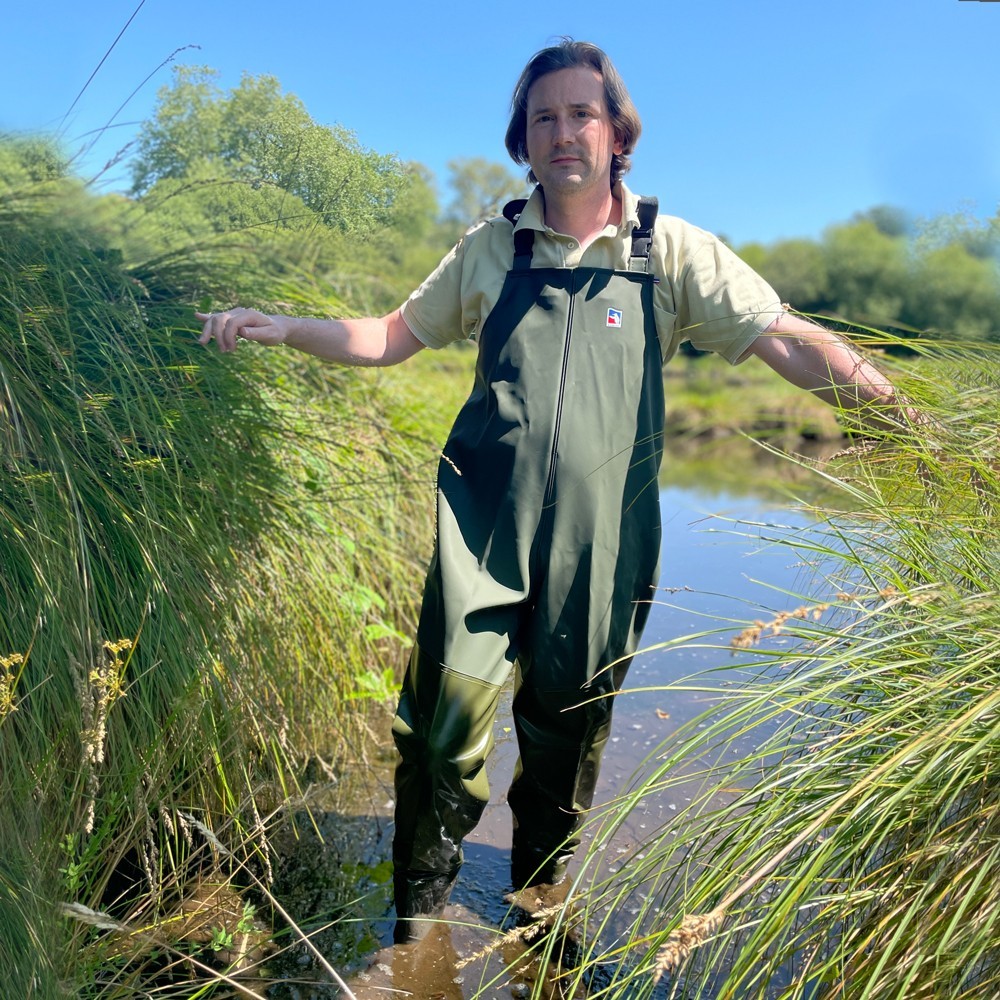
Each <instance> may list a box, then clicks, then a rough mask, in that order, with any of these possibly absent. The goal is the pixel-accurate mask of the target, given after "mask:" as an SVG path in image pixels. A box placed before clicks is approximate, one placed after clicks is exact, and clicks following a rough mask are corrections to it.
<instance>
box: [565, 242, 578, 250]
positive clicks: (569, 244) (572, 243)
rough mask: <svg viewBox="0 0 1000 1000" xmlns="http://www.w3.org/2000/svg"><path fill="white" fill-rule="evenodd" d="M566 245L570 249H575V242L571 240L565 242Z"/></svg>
mask: <svg viewBox="0 0 1000 1000" xmlns="http://www.w3.org/2000/svg"><path fill="white" fill-rule="evenodd" d="M566 246H568V247H569V248H570V250H575V249H576V244H575V243H574V242H573V241H572V240H570V241H569V243H567V244H566Z"/></svg>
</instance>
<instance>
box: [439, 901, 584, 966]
mask: <svg viewBox="0 0 1000 1000" xmlns="http://www.w3.org/2000/svg"><path fill="white" fill-rule="evenodd" d="M564 906H565V904H563V903H560V904H559V905H558V906H548V907H546V908H545V909H543V910H538V911H537V912H536V913H533V914H532V915H531V916H532V918H533V919H532V921H531V923H530V924H524V925H523V926H521V927H512V928H511V929H510V930H509V931H507V932H506V933H505V934H501V935H500V936H499V937H496V938H494V939H493V940H492V941H491V942H490V943H489V944H488V945H486V947H484V948H480V949H479V951H477V952H474V953H473V954H471V955H466V957H465V958H463V959H462V960H461V961H460V962H457V963H456V964H455V968H456V970H457V969H464V968H465V967H466V966H467V965H472V963H473V962H478V961H479V960H480V959H481V958H488V957H489V956H490V955H492V954H493V952H495V951H499V950H500V949H501V948H504V947H506V946H507V945H509V944H515V943H517V942H519V941H520V942H521V943H523V944H531V943H532V942H533V941H536V940H537V939H538V938H539V937H541V936H542V934H544V933H545V931H547V930H548V929H549V928H550V927H551V926H552V920H553V918H554V917H556V916H557V915H558V914H560V913H562V911H563V909H564Z"/></svg>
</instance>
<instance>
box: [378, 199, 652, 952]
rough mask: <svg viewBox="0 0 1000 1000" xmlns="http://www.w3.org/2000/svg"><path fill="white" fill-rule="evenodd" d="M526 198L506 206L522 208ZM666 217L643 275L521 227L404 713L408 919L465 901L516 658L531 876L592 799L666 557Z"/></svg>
mask: <svg viewBox="0 0 1000 1000" xmlns="http://www.w3.org/2000/svg"><path fill="white" fill-rule="evenodd" d="M522 206H523V202H521V203H512V204H511V205H508V206H507V208H506V209H505V210H504V214H505V215H506V216H507V217H508V219H510V221H511V222H514V221H515V220H516V217H517V213H518V212H519V211H520V209H521V207H522ZM655 218H656V201H655V200H654V199H642V200H640V207H639V219H640V222H639V227H638V228H637V229H635V230H634V231H633V234H632V248H631V256H630V260H629V267H628V270H608V269H603V268H594V267H575V268H549V267H544V268H542V267H538V268H535V267H532V266H531V256H532V244H533V240H534V235H535V234H534V231H533V230H531V229H524V230H518V231H517V232H516V233H515V234H514V260H513V267H512V268H511V270H510V271H509V272H508V273H507V275H506V279H505V282H504V285H503V289H502V291H501V293H500V297H499V299H498V301H497V303H496V306H495V307H494V308H493V310H492V311H491V312H490V314H489V317H488V318H487V320H486V323H485V324H484V326H483V329H482V332H481V334H480V338H479V360H478V364H477V367H476V378H475V385H474V387H473V390H472V394H471V396H470V397H469V399H468V401H467V402H466V403H465V405H464V406H463V408H462V410H461V411H460V413H459V415H458V417H457V419H456V421H455V424H454V427H453V428H452V431H451V435H450V437H449V439H448V443H447V444H446V445H445V448H444V453H443V458H442V460H441V463H440V466H439V470H438V493H437V543H436V547H435V552H434V555H433V558H432V561H431V564H430V568H429V570H428V575H427V582H426V586H425V590H424V598H423V605H422V609H421V613H420V622H419V626H418V629H417V637H416V645H415V647H414V649H413V652H412V655H411V658H410V662H409V666H408V669H407V672H406V677H405V680H404V682H403V689H402V693H401V697H400V702H399V707H398V710H397V715H396V719H395V721H394V724H393V736H394V739H395V741H396V745H397V747H398V748H399V751H400V753H401V755H402V760H401V762H400V764H399V765H398V768H397V770H396V828H395V839H394V843H393V859H394V866H395V873H396V874H395V891H396V908H397V915H398V917H399V918H400V920H401V922H403V923H404V924H405V921H406V918H409V917H414V916H417V915H426V914H433V913H436V912H439V911H440V909H441V908H442V907H443V905H444V903H445V901H446V900H447V896H448V892H449V891H450V887H451V884H452V882H453V881H454V878H455V876H456V875H457V873H458V868H459V866H460V865H461V863H462V846H461V845H462V839H463V837H465V836H466V835H467V834H468V833H469V832H470V831H471V830H472V828H473V827H474V826H475V825H476V823H477V822H478V821H479V818H480V816H481V815H482V812H483V809H484V808H485V806H486V803H487V802H488V800H489V787H488V784H487V778H486V769H485V766H484V764H485V761H486V758H487V755H488V754H489V752H490V750H491V749H492V746H493V721H494V715H495V712H496V707H497V702H498V700H499V696H500V688H501V686H502V685H503V683H504V681H505V680H506V679H507V677H508V675H509V673H510V670H511V668H512V666H513V665H514V664H515V663H516V665H517V670H518V672H517V681H516V686H515V696H514V705H513V711H514V725H515V728H516V732H517V739H518V747H519V751H520V759H519V761H518V764H517V768H516V771H515V776H514V781H513V784H512V785H511V788H510V793H509V796H508V802H509V805H510V807H511V810H512V812H513V817H514V841H513V851H512V857H511V874H512V877H513V881H514V886H515V888H521V887H523V886H525V885H530V884H536V883H539V882H555V881H558V880H559V878H561V877H562V874H563V872H564V870H565V864H566V861H567V860H568V858H569V857H570V855H571V854H572V851H573V849H574V847H575V846H576V842H575V841H574V837H573V835H574V832H575V830H576V829H577V827H578V826H579V822H580V818H579V814H580V812H581V810H585V809H587V808H589V806H590V805H591V802H592V799H593V793H594V785H595V782H596V780H597V773H598V766H599V762H600V755H601V751H602V750H603V748H604V744H605V743H606V741H607V738H608V732H609V729H610V724H611V709H612V702H613V697H609V695H613V694H614V692H616V691H617V690H618V688H619V687H620V686H621V683H622V681H623V680H624V677H625V671H626V669H627V666H628V658H629V657H630V656H631V654H632V653H634V652H635V649H636V646H637V644H638V641H639V637H640V634H641V632H642V628H643V625H644V624H645V621H646V617H647V614H648V611H649V601H650V599H651V598H652V596H653V594H652V588H653V587H654V586H655V585H656V580H657V571H658V563H659V552H660V510H659V495H658V494H659V491H658V487H657V472H658V469H659V465H660V458H661V454H662V448H663V441H662V433H663V379H662V371H661V355H660V346H659V340H658V338H657V334H656V324H655V321H654V313H653V283H654V281H655V280H656V279H655V278H654V276H653V275H652V274H651V273H649V271H648V265H649V247H650V244H651V242H652V227H653V223H654V221H655ZM602 696H604V697H602ZM397 935H398V936H399V937H400V938H402V939H405V936H406V932H405V928H404V929H402V930H400V929H399V925H397Z"/></svg>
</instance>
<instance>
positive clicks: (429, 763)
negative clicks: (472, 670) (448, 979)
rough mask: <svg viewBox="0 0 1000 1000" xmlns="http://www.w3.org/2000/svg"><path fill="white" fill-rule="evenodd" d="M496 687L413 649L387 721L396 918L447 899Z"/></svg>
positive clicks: (484, 796) (476, 803)
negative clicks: (392, 770)
mask: <svg viewBox="0 0 1000 1000" xmlns="http://www.w3.org/2000/svg"><path fill="white" fill-rule="evenodd" d="M499 693H500V692H499V688H498V687H496V686H495V685H492V684H487V683H484V682H481V681H478V680H476V679H475V678H472V677H467V676H465V675H462V674H458V673H455V672H453V671H449V670H447V669H443V668H442V667H440V665H439V664H437V663H436V662H433V661H430V660H428V659H427V658H426V657H425V656H424V655H422V654H421V653H420V651H419V649H415V650H414V654H413V656H412V657H411V660H410V666H409V669H408V670H407V674H406V679H405V680H404V684H403V690H402V693H401V695H400V700H399V707H398V709H397V712H396V718H395V720H394V722H393V727H392V733H393V738H394V740H395V742H396V746H397V748H398V749H399V753H400V761H399V763H398V765H397V767H396V776H395V786H396V811H395V816H396V828H395V833H394V836H393V852H392V853H393V867H394V871H395V875H394V879H395V881H394V887H395V894H396V913H397V915H398V916H399V918H400V919H401V920H405V921H411V922H412V919H413V918H416V917H422V916H426V917H434V916H439V915H440V913H441V911H442V910H443V909H444V906H445V904H446V903H447V901H448V894H449V892H450V891H451V886H452V884H453V883H454V881H455V879H456V877H457V875H458V870H459V868H461V865H462V860H463V858H462V840H463V839H464V838H465V836H466V835H467V834H469V833H470V832H471V831H472V829H473V828H474V827H475V826H476V824H477V823H478V822H479V820H480V818H481V816H482V814H483V809H484V808H485V807H486V803H487V802H488V801H489V785H488V783H487V780H486V769H485V766H484V765H485V762H486V757H487V756H488V754H489V752H490V750H491V749H492V747H493V719H494V716H495V715H496V707H497V703H498V701H499ZM400 933H406V934H408V935H409V933H410V932H409V931H408V930H407V929H406V928H401V929H400Z"/></svg>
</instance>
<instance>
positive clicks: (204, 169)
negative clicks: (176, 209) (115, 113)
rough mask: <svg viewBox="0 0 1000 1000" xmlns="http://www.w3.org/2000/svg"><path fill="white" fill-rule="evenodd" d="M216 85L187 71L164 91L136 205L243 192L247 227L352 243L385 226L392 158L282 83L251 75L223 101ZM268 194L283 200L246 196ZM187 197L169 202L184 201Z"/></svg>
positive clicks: (140, 153) (210, 74)
mask: <svg viewBox="0 0 1000 1000" xmlns="http://www.w3.org/2000/svg"><path fill="white" fill-rule="evenodd" d="M215 76H216V74H215V73H214V71H212V70H209V69H207V68H205V67H179V68H178V69H177V70H175V76H174V80H173V83H172V84H171V85H170V86H167V87H164V88H163V89H162V90H161V91H160V93H159V95H158V103H157V107H156V110H155V112H154V114H153V117H152V118H151V119H150V121H148V122H146V123H145V125H144V126H143V128H142V130H141V132H140V136H139V140H138V147H137V153H136V156H135V159H134V161H133V167H132V193H133V194H134V195H139V196H146V195H150V194H153V193H158V192H157V189H158V187H159V185H161V184H163V183H165V182H174V183H175V184H177V183H186V184H188V185H189V188H188V189H185V191H187V190H194V189H195V188H199V189H200V188H205V187H208V186H211V185H213V184H214V185H218V186H234V185H237V184H241V185H243V186H244V189H245V190H244V191H243V192H242V193H241V195H240V197H242V198H243V199H244V202H243V206H242V207H243V208H244V209H247V211H246V212H238V213H237V215H238V216H239V217H240V218H241V219H242V218H243V216H244V215H246V214H249V215H250V216H251V217H252V216H253V215H255V214H259V215H260V216H261V217H260V218H257V219H256V220H254V221H255V222H271V223H272V224H274V225H275V226H277V227H290V228H296V227H298V226H299V225H300V223H301V222H302V220H303V219H305V221H307V222H308V223H310V224H313V225H319V224H322V225H326V226H329V227H331V228H333V229H336V230H339V231H341V232H345V233H356V232H363V231H369V230H371V229H374V228H378V227H381V226H383V225H385V224H386V223H387V221H388V220H389V218H390V216H391V210H392V205H393V201H394V199H395V197H396V195H397V194H398V193H399V191H400V189H401V187H402V185H403V171H402V168H401V166H400V164H399V162H398V160H397V159H396V158H395V157H394V156H386V155H381V154H378V153H375V152H372V151H371V150H367V149H364V148H363V147H362V146H361V145H360V144H359V143H358V140H357V137H356V136H355V135H354V133H352V132H350V131H349V130H347V129H345V128H343V127H342V126H339V125H333V126H325V125H320V124H318V123H316V122H315V121H314V120H313V119H312V117H311V116H310V115H309V113H308V112H307V111H306V109H305V107H304V106H303V104H302V102H301V101H300V100H299V99H298V98H297V97H295V96H294V95H293V94H285V93H282V91H281V87H280V84H279V83H278V81H277V80H276V79H275V78H274V77H271V76H258V77H254V76H249V75H247V76H244V77H243V79H242V81H241V82H240V84H239V86H238V87H235V88H233V89H232V90H230V91H229V92H228V93H225V92H223V91H222V90H220V88H219V87H218V86H217V85H216V84H215V83H214V77H215ZM264 189H271V190H272V191H273V192H275V193H277V194H278V198H277V200H274V199H272V198H268V197H266V196H265V197H262V198H261V199H258V200H257V203H256V205H254V204H253V203H254V200H255V199H254V198H253V197H252V196H251V195H250V194H248V192H255V191H261V190H264ZM180 191H181V189H179V188H174V189H170V194H171V196H173V197H182V195H181V193H180ZM222 197H224V198H229V199H230V200H231V197H232V196H230V195H224V196H222ZM210 201H211V199H210ZM227 214H228V215H231V213H226V214H224V215H223V217H222V218H218V217H213V216H212V215H209V216H208V217H207V219H206V221H207V222H209V224H210V225H211V227H212V228H213V229H215V231H223V230H225V229H227V228H229V227H230V225H231V224H232V220H231V219H230V218H227V217H226V215H227ZM243 221H247V220H245V219H244V220H243ZM250 224H253V223H252V222H251V223H250Z"/></svg>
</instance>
